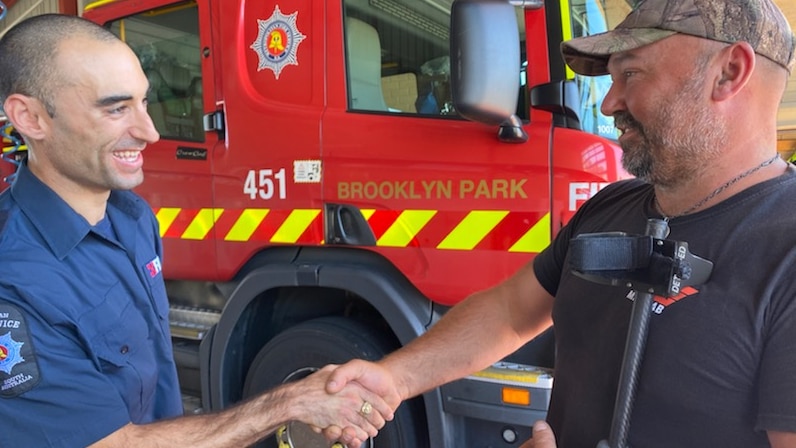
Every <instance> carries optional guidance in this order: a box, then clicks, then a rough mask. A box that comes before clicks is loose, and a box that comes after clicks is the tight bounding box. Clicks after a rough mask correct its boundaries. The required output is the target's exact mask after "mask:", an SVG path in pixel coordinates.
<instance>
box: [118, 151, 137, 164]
mask: <svg viewBox="0 0 796 448" xmlns="http://www.w3.org/2000/svg"><path fill="white" fill-rule="evenodd" d="M113 157H115V158H117V159H119V160H121V161H123V162H128V163H132V162H135V161H136V160H138V159H139V158H140V157H141V151H114V152H113Z"/></svg>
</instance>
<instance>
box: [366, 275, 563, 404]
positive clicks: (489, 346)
mask: <svg viewBox="0 0 796 448" xmlns="http://www.w3.org/2000/svg"><path fill="white" fill-rule="evenodd" d="M532 280H533V282H534V283H533V285H534V290H533V291H530V290H529V289H528V285H527V284H523V285H522V286H521V287H515V283H514V282H513V281H511V280H510V281H508V282H506V283H504V284H502V285H500V286H498V287H497V288H493V289H490V290H486V291H483V292H479V293H476V294H474V295H473V296H471V297H469V298H468V299H467V300H465V301H464V302H462V303H461V304H459V305H457V306H455V307H453V308H452V309H451V310H450V311H449V312H448V314H446V315H445V316H444V318H443V319H442V320H441V321H440V322H438V323H437V324H436V325H434V326H433V327H432V328H431V329H430V330H429V331H428V332H427V333H426V334H424V335H423V336H421V337H419V338H418V339H416V340H414V341H412V342H411V343H410V344H408V345H407V346H406V347H404V348H403V349H401V350H398V351H397V352H395V353H393V354H391V355H389V356H388V357H387V358H385V359H384V360H383V361H381V362H380V364H381V365H382V366H383V367H384V368H386V369H387V370H389V371H390V372H393V375H394V377H395V379H396V383H397V387H398V389H399V391H401V395H402V397H401V398H402V399H404V400H405V399H407V398H409V397H412V396H415V395H418V394H421V393H423V392H425V391H427V390H429V389H432V388H434V387H437V386H439V385H441V384H445V383H447V382H449V381H452V380H455V379H458V378H461V377H463V376H465V375H468V374H470V373H472V372H475V371H478V370H481V369H483V368H485V367H487V366H489V365H490V364H492V363H494V362H495V361H497V360H498V359H500V358H502V357H503V356H506V355H508V354H510V353H511V352H513V351H515V350H516V349H517V348H519V347H520V346H522V344H524V343H525V342H527V341H528V340H529V339H530V338H531V337H533V336H534V335H536V334H538V333H540V332H541V331H543V330H544V329H546V328H547V327H548V326H549V325H550V324H551V320H550V310H551V308H552V298H551V297H549V295H547V293H546V292H544V291H543V290H541V287H540V286H538V283H535V282H536V281H535V279H532ZM523 281H524V282H527V281H528V280H527V279H523ZM536 287H538V290H537V289H535V288H536ZM534 300H535V301H536V302H535V303H534V302H533V301H534ZM523 301H530V303H529V304H527V305H526V304H524V303H523ZM518 304H522V308H521V309H518V308H517V305H518Z"/></svg>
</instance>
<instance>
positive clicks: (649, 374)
mask: <svg viewBox="0 0 796 448" xmlns="http://www.w3.org/2000/svg"><path fill="white" fill-rule="evenodd" d="M794 201H796V169H794V167H793V166H790V167H789V169H788V172H787V173H786V174H785V175H783V176H780V177H777V178H776V179H773V180H770V181H767V182H764V183H760V184H757V185H755V186H752V187H750V188H748V189H746V190H744V191H742V192H740V193H738V194H736V195H734V196H732V197H731V198H729V199H727V200H725V201H723V202H721V203H720V204H718V205H716V206H713V207H711V208H709V209H707V210H704V211H701V212H699V213H695V214H692V215H688V216H684V217H680V218H675V219H673V220H672V221H671V222H670V223H669V224H670V228H671V234H670V235H669V237H668V238H669V239H672V240H677V241H685V242H687V243H688V244H689V249H690V251H691V252H692V253H693V254H695V255H698V256H700V257H703V258H706V259H708V260H710V261H712V262H713V263H714V267H713V272H712V274H711V277H710V279H709V281H708V282H707V283H705V284H703V285H694V286H693V287H691V288H686V289H684V290H683V291H682V292H681V294H680V295H679V296H677V297H673V298H667V299H664V298H660V297H656V298H655V303H654V306H653V315H652V318H651V322H650V332H649V337H648V342H647V347H646V351H645V355H644V361H643V364H642V369H641V376H640V379H639V387H638V393H637V397H636V400H635V404H634V409H633V414H632V419H631V423H630V438H629V439H630V440H629V443H630V446H633V447H643V448H647V447H652V448H654V447H661V448H671V447H678V448H687V447H699V448H703V447H709V446H715V447H719V446H720V447H739V448H740V447H743V448H750V447H758V446H761V447H765V446H769V444H768V439H767V435H766V432H765V431H766V430H779V431H793V432H796V212H794V207H793V203H794ZM652 204H653V190H652V187H651V186H650V185H647V184H645V183H643V182H640V181H638V180H630V181H623V182H618V183H615V184H612V185H610V186H608V187H607V188H605V189H604V190H603V191H601V192H600V193H599V194H598V195H596V196H595V197H594V198H593V199H592V200H590V201H588V202H587V203H586V204H584V206H583V207H582V208H581V209H580V210H579V211H578V213H577V214H576V216H575V217H574V218H573V220H572V221H571V222H570V223H569V224H568V225H567V226H566V227H565V228H564V229H563V230H562V231H561V232H560V234H559V235H558V237H557V238H556V239H555V241H554V242H553V244H552V245H551V246H550V247H549V248H548V249H547V250H545V251H544V252H543V253H542V254H540V255H539V256H538V257H537V258H536V260H535V261H534V270H535V272H536V276H537V277H538V278H539V281H540V282H541V284H542V285H543V286H544V287H545V289H546V290H547V291H548V292H550V293H551V294H553V295H555V296H556V300H555V305H554V310H553V319H554V325H555V326H554V331H555V336H556V344H557V345H556V350H557V351H556V375H555V383H554V389H553V397H552V401H551V404H550V412H549V416H548V420H549V421H550V423H551V425H552V426H553V428H554V430H555V432H556V435H557V438H558V442H559V447H560V448H573V447H584V448H594V447H595V446H596V445H597V443H598V442H599V441H600V440H602V439H608V436H609V432H610V422H611V417H612V413H613V409H614V401H615V393H616V386H617V383H618V379H619V372H620V369H621V362H622V355H623V350H624V346H625V337H626V334H627V328H628V319H629V315H630V311H631V307H632V301H631V298H630V295H631V294H630V293H631V291H630V290H629V289H627V288H624V287H612V286H604V285H599V284H596V283H591V282H587V281H585V280H583V279H581V278H579V277H576V276H574V274H572V272H571V271H570V269H569V262H568V259H567V251H568V246H569V241H570V239H571V238H572V237H574V236H576V235H579V234H583V233H595V232H607V231H623V232H627V233H631V234H643V233H644V229H645V226H646V221H647V219H648V218H651V217H659V216H660V215H659V214H657V213H656V212H655V211H654V208H653V207H652Z"/></svg>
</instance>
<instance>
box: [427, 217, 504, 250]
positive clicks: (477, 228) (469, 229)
mask: <svg viewBox="0 0 796 448" xmlns="http://www.w3.org/2000/svg"><path fill="white" fill-rule="evenodd" d="M508 214H509V212H507V211H503V210H475V211H472V212H470V213H468V214H467V216H465V217H464V219H463V220H462V221H461V222H460V223H459V224H458V225H457V226H456V227H455V228H454V229H453V230H452V231H451V233H449V234H448V236H446V237H445V239H444V240H442V242H441V243H439V245H438V246H437V249H452V250H472V249H473V248H474V247H475V246H476V245H477V244H478V243H480V242H481V240H483V239H484V237H485V236H487V234H489V232H491V231H492V229H494V228H495V226H497V225H498V224H499V223H500V221H502V220H503V218H505V217H506V215H508Z"/></svg>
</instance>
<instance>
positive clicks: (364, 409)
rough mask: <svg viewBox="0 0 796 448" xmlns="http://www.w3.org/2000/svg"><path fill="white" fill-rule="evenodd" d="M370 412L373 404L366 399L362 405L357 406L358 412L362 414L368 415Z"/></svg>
mask: <svg viewBox="0 0 796 448" xmlns="http://www.w3.org/2000/svg"><path fill="white" fill-rule="evenodd" d="M371 412H373V405H371V404H370V403H368V402H367V401H366V402H364V403H362V407H361V408H359V413H360V414H362V415H368V414H370V413H371Z"/></svg>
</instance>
